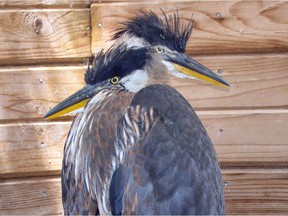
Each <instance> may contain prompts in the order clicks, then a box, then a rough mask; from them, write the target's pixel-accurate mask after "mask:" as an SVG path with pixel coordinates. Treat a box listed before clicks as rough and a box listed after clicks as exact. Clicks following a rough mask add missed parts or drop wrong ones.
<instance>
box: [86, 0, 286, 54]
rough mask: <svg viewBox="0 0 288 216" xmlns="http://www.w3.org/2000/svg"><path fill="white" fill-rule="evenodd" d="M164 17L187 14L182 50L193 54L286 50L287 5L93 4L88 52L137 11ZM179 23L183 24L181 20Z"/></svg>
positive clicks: (106, 44)
mask: <svg viewBox="0 0 288 216" xmlns="http://www.w3.org/2000/svg"><path fill="white" fill-rule="evenodd" d="M160 8H161V9H163V10H164V11H165V13H167V14H168V16H169V15H170V14H172V13H174V12H175V11H176V9H177V10H178V11H179V15H180V17H181V18H182V19H183V20H186V21H188V20H189V19H190V18H191V16H192V15H193V20H194V30H193V33H192V38H191V39H190V40H189V42H188V45H187V52H188V53H193V54H196V53H197V54H211V53H243V52H275V51H284V52H287V51H288V37H287V34H288V23H287V20H288V13H287V10H288V2H287V1H285V0H280V1H256V0H255V1H235V0H231V1H184V2H182V1H177V2H175V1H174V2H163V3H161V2H157V1H156V2H145V3H141V2H134V3H111V4H93V5H92V8H91V13H92V28H93V30H92V51H93V53H94V52H97V51H99V50H100V49H101V48H108V47H109V46H110V45H111V42H108V39H109V38H111V36H112V35H113V32H115V29H117V28H119V27H121V26H122V25H121V24H120V22H123V21H127V20H128V19H129V18H131V17H134V16H135V15H138V14H139V13H140V12H139V11H140V10H143V11H149V10H152V11H153V12H155V13H157V14H158V15H160V16H162V17H163V14H162V13H161V11H160ZM184 22H185V21H184Z"/></svg>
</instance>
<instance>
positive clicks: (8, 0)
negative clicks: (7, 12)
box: [0, 0, 174, 9]
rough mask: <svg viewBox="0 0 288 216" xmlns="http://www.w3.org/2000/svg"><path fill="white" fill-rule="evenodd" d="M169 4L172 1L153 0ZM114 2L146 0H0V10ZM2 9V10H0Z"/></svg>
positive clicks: (86, 5)
mask: <svg viewBox="0 0 288 216" xmlns="http://www.w3.org/2000/svg"><path fill="white" fill-rule="evenodd" d="M155 1H161V2H171V1H174V0H155ZM113 2H114V3H115V2H127V3H129V2H147V0H50V1H49V0H0V9H7V8H89V7H90V6H91V4H93V3H98V4H105V3H113ZM1 7H2V8H1Z"/></svg>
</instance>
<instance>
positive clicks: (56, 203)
mask: <svg viewBox="0 0 288 216" xmlns="http://www.w3.org/2000/svg"><path fill="white" fill-rule="evenodd" d="M222 173H223V182H224V184H225V187H224V191H225V201H226V213H227V214H250V215H251V214H265V215H266V214H287V212H288V171H287V169H283V170H281V169H273V170H270V169H268V170H265V169H259V170H257V169H256V170H255V169H247V170H245V169H244V170H237V169H223V170H222ZM0 199H1V202H0V212H1V214H33V215H34V214H37V215H39V214H53V215H61V214H63V210H62V206H61V186H60V178H59V177H45V178H39V177H38V178H27V179H23V180H21V179H20V180H18V179H16V180H1V181H0Z"/></svg>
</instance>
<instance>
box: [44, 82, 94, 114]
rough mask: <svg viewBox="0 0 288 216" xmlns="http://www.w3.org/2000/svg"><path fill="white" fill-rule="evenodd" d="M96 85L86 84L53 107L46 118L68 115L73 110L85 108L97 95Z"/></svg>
mask: <svg viewBox="0 0 288 216" xmlns="http://www.w3.org/2000/svg"><path fill="white" fill-rule="evenodd" d="M94 89H95V87H94V86H91V85H86V86H85V87H84V88H82V89H80V90H79V91H77V92H76V93H74V94H73V95H71V96H70V97H68V98H67V99H65V100H64V101H62V102H61V103H59V104H58V105H56V106H55V107H54V108H52V109H51V110H50V111H49V112H48V113H47V114H46V115H45V116H44V118H45V119H53V118H56V117H59V116H63V115H66V114H68V113H71V112H73V111H76V110H79V109H81V108H83V107H84V106H85V105H86V104H87V103H88V101H89V100H90V99H91V98H92V97H93V96H94V95H95V90H94Z"/></svg>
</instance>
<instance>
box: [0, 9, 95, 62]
mask: <svg viewBox="0 0 288 216" xmlns="http://www.w3.org/2000/svg"><path fill="white" fill-rule="evenodd" d="M90 25H91V24H90V10H89V9H51V10H49V9H42V10H40V9H39V10H35V9H28V10H0V26H1V27H0V35H1V37H0V64H2V65H3V64H6V65H7V64H10V65H15V64H19V63H21V64H26V65H29V64H32V63H39V62H44V63H47V62H51V63H52V62H53V63H54V62H57V61H58V62H67V61H77V60H78V61H79V60H81V59H82V58H84V57H89V56H91V27H90Z"/></svg>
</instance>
